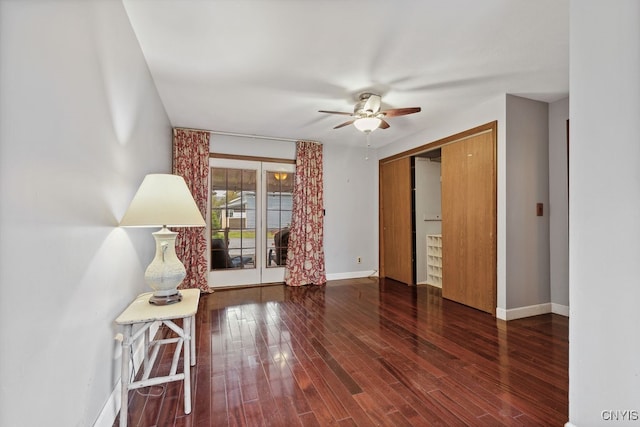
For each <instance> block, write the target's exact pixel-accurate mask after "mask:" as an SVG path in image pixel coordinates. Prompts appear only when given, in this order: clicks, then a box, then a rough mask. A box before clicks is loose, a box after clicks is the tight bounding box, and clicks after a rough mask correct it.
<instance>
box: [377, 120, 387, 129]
mask: <svg viewBox="0 0 640 427" xmlns="http://www.w3.org/2000/svg"><path fill="white" fill-rule="evenodd" d="M388 127H389V123H387V122H385V121H384V120H382V119H380V126H378V129H386V128H388Z"/></svg>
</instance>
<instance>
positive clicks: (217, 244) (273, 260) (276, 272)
mask: <svg viewBox="0 0 640 427" xmlns="http://www.w3.org/2000/svg"><path fill="white" fill-rule="evenodd" d="M210 167H211V189H210V191H211V197H210V220H209V229H210V232H211V241H210V245H211V263H210V267H211V270H210V274H209V285H210V286H211V287H214V288H215V287H225V286H241V285H254V284H260V283H275V282H282V281H283V280H284V266H285V262H286V253H287V242H288V227H289V225H290V224H291V208H292V201H291V194H292V192H293V184H294V171H295V167H294V165H293V164H280V163H268V162H253V161H244V160H230V159H212V160H211V161H210Z"/></svg>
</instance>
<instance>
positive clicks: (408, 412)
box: [114, 279, 569, 426]
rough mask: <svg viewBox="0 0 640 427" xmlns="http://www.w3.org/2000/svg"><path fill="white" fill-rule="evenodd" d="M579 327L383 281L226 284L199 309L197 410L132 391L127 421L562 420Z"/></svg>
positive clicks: (167, 394)
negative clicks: (505, 317) (505, 316)
mask: <svg viewBox="0 0 640 427" xmlns="http://www.w3.org/2000/svg"><path fill="white" fill-rule="evenodd" d="M568 322H569V321H568V319H567V318H565V317H562V316H558V315H554V314H547V315H542V316H536V317H531V318H527V319H520V320H514V321H510V322H508V323H507V322H504V321H501V320H496V319H495V318H493V317H491V316H490V315H488V314H485V313H482V312H480V311H477V310H474V309H471V308H468V307H465V306H463V305H460V304H457V303H454V302H451V301H448V300H443V299H442V297H441V295H440V290H439V289H437V288H433V287H429V286H426V287H409V286H406V285H403V284H400V283H397V282H393V281H391V280H382V279H381V280H377V279H354V280H341V281H334V282H329V283H328V284H327V285H326V286H322V287H309V286H308V287H303V288H288V287H285V286H280V285H278V286H268V287H256V288H245V289H236V290H223V291H216V292H215V293H213V294H210V295H203V297H202V298H201V300H200V307H199V310H198V314H197V327H198V329H197V364H196V366H195V367H194V369H193V371H192V378H193V384H192V385H193V394H192V399H193V411H192V413H191V414H190V415H185V414H184V412H183V406H182V402H183V400H182V383H181V382H180V383H170V384H165V385H164V387H160V386H155V387H151V388H148V389H142V391H143V392H145V391H146V393H147V394H148V396H145V395H143V394H140V393H137V392H135V391H132V392H130V393H129V399H130V413H129V420H130V421H129V423H130V425H133V426H329V425H336V426H373V425H383V426H403V425H405V426H408V425H412V426H432V425H443V426H462V425H467V426H501V425H507V426H512V425H515V426H520V425H524V426H562V425H563V424H564V423H565V422H566V421H567V419H568V397H567V389H568ZM169 332H170V331H168V330H167V329H164V328H163V329H161V330H160V332H159V333H162V334H168V333H169ZM171 333H172V332H171ZM165 347H168V346H165ZM165 353H166V354H163V358H162V359H161V361H160V363H159V364H158V366H157V369H168V368H167V367H168V366H169V365H170V363H171V361H170V353H172V352H171V348H168V349H167V350H166V351H165ZM114 425H118V421H117V420H116V423H115V424H114Z"/></svg>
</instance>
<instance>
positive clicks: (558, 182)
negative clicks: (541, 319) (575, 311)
mask: <svg viewBox="0 0 640 427" xmlns="http://www.w3.org/2000/svg"><path fill="white" fill-rule="evenodd" d="M568 118H569V98H564V99H561V100H560V101H556V102H553V103H551V104H549V208H548V209H547V212H548V213H549V283H550V288H551V303H552V305H553V311H554V313H559V314H564V315H565V316H568V315H569V198H568V194H567V193H568V185H569V177H568V175H567V119H568Z"/></svg>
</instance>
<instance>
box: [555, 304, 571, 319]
mask: <svg viewBox="0 0 640 427" xmlns="http://www.w3.org/2000/svg"><path fill="white" fill-rule="evenodd" d="M551 312H552V313H555V314H559V315H561V316H564V317H569V306H568V305H561V304H556V303H555V302H552V303H551Z"/></svg>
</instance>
